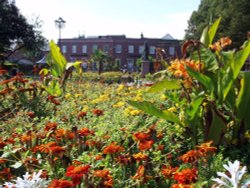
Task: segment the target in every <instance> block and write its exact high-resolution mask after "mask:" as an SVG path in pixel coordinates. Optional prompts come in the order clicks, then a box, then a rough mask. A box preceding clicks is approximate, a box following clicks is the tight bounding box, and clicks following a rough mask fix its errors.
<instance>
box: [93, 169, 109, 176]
mask: <svg viewBox="0 0 250 188" xmlns="http://www.w3.org/2000/svg"><path fill="white" fill-rule="evenodd" d="M109 173H110V172H109V170H105V169H104V170H95V171H94V176H95V177H98V178H107V176H108V175H109Z"/></svg>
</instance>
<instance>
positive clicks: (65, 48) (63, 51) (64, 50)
mask: <svg viewBox="0 0 250 188" xmlns="http://www.w3.org/2000/svg"><path fill="white" fill-rule="evenodd" d="M62 53H64V54H65V53H67V46H66V45H63V46H62Z"/></svg>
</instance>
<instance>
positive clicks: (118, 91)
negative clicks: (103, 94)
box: [116, 84, 125, 93]
mask: <svg viewBox="0 0 250 188" xmlns="http://www.w3.org/2000/svg"><path fill="white" fill-rule="evenodd" d="M124 88H125V85H123V84H120V85H119V86H118V88H117V89H116V92H117V93H120V92H121V91H122V90H123V89H124Z"/></svg>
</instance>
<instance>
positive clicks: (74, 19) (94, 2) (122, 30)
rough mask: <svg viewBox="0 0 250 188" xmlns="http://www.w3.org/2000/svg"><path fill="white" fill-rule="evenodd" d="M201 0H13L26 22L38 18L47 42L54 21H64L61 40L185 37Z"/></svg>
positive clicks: (53, 36)
mask: <svg viewBox="0 0 250 188" xmlns="http://www.w3.org/2000/svg"><path fill="white" fill-rule="evenodd" d="M199 4H200V0H179V1H174V0H155V1H153V0H42V1H41V0H16V5H17V7H18V8H19V9H20V11H21V13H22V14H23V15H24V16H26V17H27V18H28V19H31V18H32V17H35V16H39V18H40V19H41V20H42V21H43V27H42V31H43V34H44V36H45V37H46V38H47V39H49V40H50V39H54V40H57V38H58V29H57V28H56V27H55V23H54V21H55V20H56V19H57V18H59V17H62V18H63V19H64V20H65V21H66V25H65V28H64V29H63V30H62V38H72V37H77V36H78V35H79V34H81V35H82V34H85V35H86V36H95V35H108V34H110V35H119V34H125V35H126V36H127V37H134V38H137V37H140V34H141V32H143V34H144V36H145V37H149V38H150V37H156V38H161V37H163V36H164V35H165V34H167V33H169V34H171V35H172V36H173V37H174V38H176V39H182V38H183V37H184V30H185V29H186V28H187V20H188V19H189V17H190V15H191V13H192V12H193V11H194V10H197V9H198V6H199Z"/></svg>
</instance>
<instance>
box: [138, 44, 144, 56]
mask: <svg viewBox="0 0 250 188" xmlns="http://www.w3.org/2000/svg"><path fill="white" fill-rule="evenodd" d="M138 52H139V54H143V52H144V45H140V46H139V49H138Z"/></svg>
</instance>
